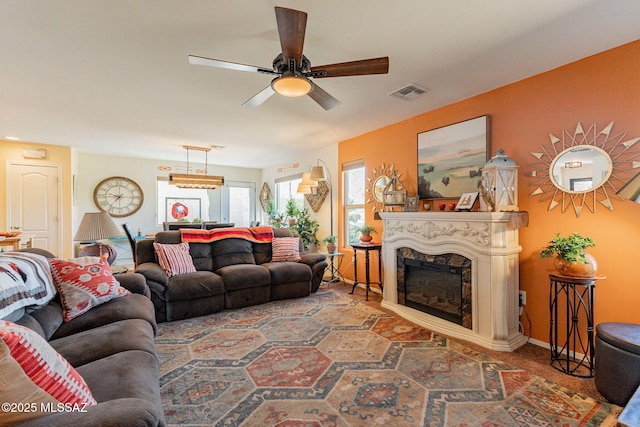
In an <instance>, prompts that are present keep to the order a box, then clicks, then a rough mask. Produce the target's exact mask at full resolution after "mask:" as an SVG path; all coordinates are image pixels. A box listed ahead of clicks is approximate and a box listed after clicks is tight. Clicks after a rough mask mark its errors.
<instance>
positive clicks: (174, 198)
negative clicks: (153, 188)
mask: <svg viewBox="0 0 640 427" xmlns="http://www.w3.org/2000/svg"><path fill="white" fill-rule="evenodd" d="M157 184H158V206H157V216H158V218H157V223H158V224H162V223H163V222H164V221H178V220H183V221H189V222H192V221H193V220H194V219H198V220H202V221H208V220H209V219H210V218H209V197H208V194H207V190H202V189H195V188H178V187H176V186H175V185H169V180H168V178H165V177H158V181H157ZM176 207H179V208H180V209H177V208H176Z"/></svg>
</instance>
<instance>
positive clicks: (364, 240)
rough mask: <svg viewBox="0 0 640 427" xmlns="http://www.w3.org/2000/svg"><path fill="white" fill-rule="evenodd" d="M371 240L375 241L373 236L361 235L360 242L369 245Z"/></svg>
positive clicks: (368, 234)
mask: <svg viewBox="0 0 640 427" xmlns="http://www.w3.org/2000/svg"><path fill="white" fill-rule="evenodd" d="M371 240H373V236H372V235H371V233H360V241H361V242H365V243H368V242H370V241H371Z"/></svg>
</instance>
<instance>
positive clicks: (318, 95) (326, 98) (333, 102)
mask: <svg viewBox="0 0 640 427" xmlns="http://www.w3.org/2000/svg"><path fill="white" fill-rule="evenodd" d="M307 95H309V97H310V98H311V99H313V100H314V101H316V102H317V103H318V104H320V106H321V107H322V108H324V109H325V110H331V109H332V108H335V107H337V106H338V105H340V104H341V102H340V101H338V100H337V99H335V98H334V97H333V96H331V95H329V93H327V92H325V90H324V89H322V88H321V87H320V86H318V85H317V84H315V83H314V84H313V89H312V90H311V92H309V93H308V94H307Z"/></svg>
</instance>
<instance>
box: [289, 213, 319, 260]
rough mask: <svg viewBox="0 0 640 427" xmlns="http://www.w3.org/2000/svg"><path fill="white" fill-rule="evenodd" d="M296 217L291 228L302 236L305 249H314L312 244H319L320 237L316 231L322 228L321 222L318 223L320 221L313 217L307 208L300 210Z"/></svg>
mask: <svg viewBox="0 0 640 427" xmlns="http://www.w3.org/2000/svg"><path fill="white" fill-rule="evenodd" d="M294 219H295V223H294V225H293V226H292V227H291V230H293V231H294V232H296V233H297V234H298V235H299V236H300V238H301V239H302V243H303V244H304V247H305V250H310V249H312V248H311V247H312V246H314V245H317V244H318V237H317V236H316V233H317V232H318V229H319V228H320V224H318V221H316V220H315V219H311V217H310V216H309V210H308V209H307V208H304V209H302V210H299V211H298V214H297V217H296V218H294Z"/></svg>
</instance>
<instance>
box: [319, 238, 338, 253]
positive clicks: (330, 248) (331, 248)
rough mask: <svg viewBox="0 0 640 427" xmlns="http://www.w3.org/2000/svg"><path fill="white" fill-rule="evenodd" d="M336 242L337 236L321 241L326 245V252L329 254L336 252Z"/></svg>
mask: <svg viewBox="0 0 640 427" xmlns="http://www.w3.org/2000/svg"><path fill="white" fill-rule="evenodd" d="M336 240H338V236H333V235H329V236H327V237H325V238H324V239H322V241H323V242H325V243H326V244H327V252H329V253H330V254H332V253H334V252H335V251H336Z"/></svg>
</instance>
